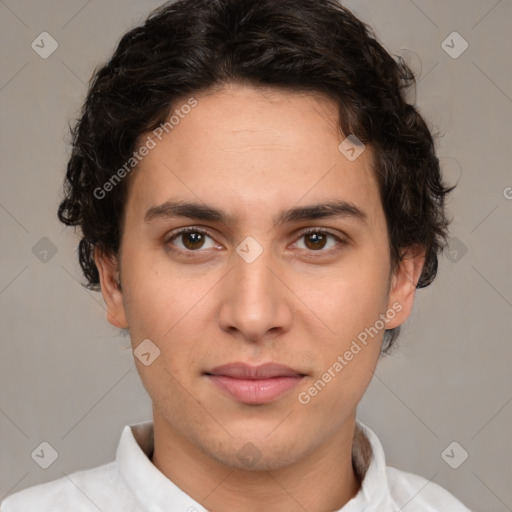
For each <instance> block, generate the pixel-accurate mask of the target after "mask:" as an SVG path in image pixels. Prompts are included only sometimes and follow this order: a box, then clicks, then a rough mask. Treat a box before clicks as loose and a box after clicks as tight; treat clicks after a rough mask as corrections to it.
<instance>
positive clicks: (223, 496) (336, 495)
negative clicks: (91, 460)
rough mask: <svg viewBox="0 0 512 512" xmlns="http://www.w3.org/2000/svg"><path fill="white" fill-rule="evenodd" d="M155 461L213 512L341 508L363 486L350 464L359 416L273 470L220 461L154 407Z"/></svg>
mask: <svg viewBox="0 0 512 512" xmlns="http://www.w3.org/2000/svg"><path fill="white" fill-rule="evenodd" d="M153 421H154V451H153V456H152V459H151V462H152V463H153V464H154V465H155V466H156V467H157V468H158V469H159V470H160V471H161V472H162V473H163V474H164V475H165V476H166V477H167V478H169V479H170V480H171V481H172V482H174V483H175V484H176V485H177V486H178V487H180V488H181V489H182V490H183V491H184V492H185V493H187V494H188V495H189V496H190V497H192V498H193V499H194V500H195V501H197V502H198V503H200V504H201V505H202V506H204V507H205V508H207V509H208V510H210V511H212V512H217V511H225V510H244V511H247V512H274V511H282V510H286V511H287V512H304V511H305V510H307V511H308V512H325V511H326V510H329V511H335V510H340V509H341V508H342V507H343V506H344V505H345V504H346V503H347V502H348V501H349V500H350V499H351V498H352V497H354V496H355V495H356V494H357V492H358V491H359V489H360V486H361V484H360V481H359V479H358V478H357V476H356V474H355V472H354V468H353V464H352V443H353V439H354V430H355V415H354V416H353V417H351V418H350V420H347V422H346V424H344V425H343V426H342V428H341V429H340V430H339V431H338V432H336V433H335V434H334V435H333V436H331V438H330V439H328V440H326V441H325V442H324V444H323V445H322V446H320V447H319V448H318V449H317V450H315V451H314V452H313V453H311V454H309V455H308V456H307V457H305V458H303V459H302V460H299V461H297V462H295V463H293V464H291V465H289V466H286V467H283V468H279V469H276V470H272V471H249V470H240V469H235V468H231V467H228V466H226V465H224V464H221V463H219V462H218V461H216V460H215V459H213V458H212V457H210V456H208V455H207V454H205V453H204V452H203V451H202V450H200V449H199V448H197V447H196V446H194V445H192V444H191V443H190V442H189V441H188V440H187V439H186V438H185V437H183V436H182V435H181V434H180V433H178V432H177V431H176V430H175V429H173V428H172V427H171V426H170V425H169V424H168V423H167V422H166V421H165V419H164V418H162V417H161V416H160V415H159V414H158V413H156V412H155V411H153Z"/></svg>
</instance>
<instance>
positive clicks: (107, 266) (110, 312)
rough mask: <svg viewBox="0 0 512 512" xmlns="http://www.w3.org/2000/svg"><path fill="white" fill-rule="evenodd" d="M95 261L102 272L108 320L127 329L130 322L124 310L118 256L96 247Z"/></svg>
mask: <svg viewBox="0 0 512 512" xmlns="http://www.w3.org/2000/svg"><path fill="white" fill-rule="evenodd" d="M94 263H96V267H97V268H98V272H99V274H100V286H101V294H102V295H103V300H104V301H105V304H106V305H107V320H108V321H109V322H110V323H111V324H112V325H113V326H114V327H118V328H119V329H126V328H127V327H128V322H127V321H126V315H125V311H124V303H123V292H122V291H121V285H120V284H119V265H118V261H117V258H116V257H115V256H112V255H109V254H107V253H105V251H103V250H102V249H101V248H99V247H96V248H95V249H94Z"/></svg>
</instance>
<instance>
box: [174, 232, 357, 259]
mask: <svg viewBox="0 0 512 512" xmlns="http://www.w3.org/2000/svg"><path fill="white" fill-rule="evenodd" d="M188 233H200V234H203V235H206V236H208V237H210V238H212V239H213V237H211V236H210V235H209V233H208V232H207V231H206V230H204V229H201V228H197V227H193V226H191V227H187V228H183V229H180V230H178V231H175V232H173V233H171V234H170V235H169V236H168V237H167V238H166V240H165V244H166V245H167V247H168V248H169V250H170V251H172V252H174V253H179V254H182V255H185V256H186V257H192V258H193V257H195V256H196V253H201V252H203V251H202V250H201V249H197V250H195V251H192V250H186V251H184V250H183V249H177V248H175V247H173V246H172V244H171V242H172V241H173V240H175V239H176V238H179V237H180V236H181V235H186V234H188ZM313 233H314V234H322V235H329V236H330V237H332V238H334V239H335V240H336V242H338V247H337V248H335V249H330V250H327V251H324V250H318V251H313V250H309V251H307V252H310V253H320V254H323V255H325V254H329V255H330V254H334V253H335V252H337V251H338V250H340V249H341V247H343V246H345V245H347V241H346V240H343V239H342V238H340V237H339V236H337V235H335V234H334V233H331V232H330V231H327V230H325V229H320V228H308V229H306V230H304V231H301V232H300V233H299V235H298V238H297V240H300V239H301V238H303V237H305V236H307V235H310V234H313ZM312 257H316V256H312Z"/></svg>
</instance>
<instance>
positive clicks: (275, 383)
mask: <svg viewBox="0 0 512 512" xmlns="http://www.w3.org/2000/svg"><path fill="white" fill-rule="evenodd" d="M205 375H206V376H207V377H208V378H209V380H210V381H211V382H212V383H213V384H214V385H215V386H216V387H217V388H218V389H220V390H221V391H222V392H223V393H224V394H227V395H228V396H230V397H231V398H234V399H235V400H237V401H238V402H241V403H244V404H252V405H256V404H265V403H269V402H272V401H274V400H276V399H278V398H279V397H281V396H282V395H284V394H285V393H287V392H288V391H290V390H291V389H293V388H294V387H295V386H297V384H298V383H299V382H300V381H301V380H302V378H303V377H304V374H302V373H300V372H298V371H296V370H293V369H292V368H290V367H288V366H285V365H281V364H277V363H266V364H262V365H259V366H250V365H248V364H245V363H230V364H225V365H222V366H217V367H216V368H214V369H213V370H211V371H209V372H206V374H205Z"/></svg>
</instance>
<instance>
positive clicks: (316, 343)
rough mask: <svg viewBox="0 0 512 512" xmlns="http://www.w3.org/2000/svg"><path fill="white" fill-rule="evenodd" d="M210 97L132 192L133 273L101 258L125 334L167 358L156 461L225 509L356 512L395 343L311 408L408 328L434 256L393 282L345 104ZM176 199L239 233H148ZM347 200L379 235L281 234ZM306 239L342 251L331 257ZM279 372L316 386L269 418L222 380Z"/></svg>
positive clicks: (145, 374)
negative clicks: (345, 129)
mask: <svg viewBox="0 0 512 512" xmlns="http://www.w3.org/2000/svg"><path fill="white" fill-rule="evenodd" d="M195 97H196V98H197V100H198V105H197V106H196V107H195V108H194V109H193V110H192V112H191V113H190V114H188V115H187V116H186V117H185V118H184V119H182V120H181V121H180V123H179V124H178V125H177V126H176V127H175V128H174V130H172V132H170V133H169V134H168V135H166V136H165V137H164V138H163V140H162V141H161V142H159V143H158V145H157V146H156V147H155V148H154V149H152V150H151V151H150V152H149V154H148V155H147V156H146V157H145V158H144V160H143V161H142V162H141V163H140V165H139V168H138V169H137V171H136V173H135V174H133V175H132V176H131V177H130V183H129V193H128V198H127V203H126V210H125V218H124V231H123V237H122V243H121V249H120V255H118V256H119V257H113V256H109V255H106V254H104V253H103V252H102V251H100V250H97V251H96V254H95V261H96V264H97V266H98V269H99V271H100V281H101V290H102V293H103V296H104V299H105V302H106V305H107V310H108V320H109V321H110V322H111V323H112V324H113V325H115V326H117V327H120V328H129V331H130V335H131V341H132V346H133V348H134V349H135V348H136V347H137V346H138V345H139V344H140V343H141V342H142V341H143V340H145V339H150V340H151V341H152V342H153V343H154V344H155V345H156V346H158V348H159V349H160V351H161V353H160V355H159V357H157V358H156V359H155V360H154V362H152V363H151V364H150V365H149V366H145V365H143V364H142V363H141V362H140V361H139V360H138V359H137V358H135V363H136V365H137V369H138V372H139V374H140V377H141V380H142V383H143V385H144V387H145V389H146V390H147V392H148V394H149V396H150V397H151V400H152V402H153V421H154V429H155V451H154V454H153V457H152V462H153V464H154V465H155V466H156V467H157V468H158V469H159V470H160V471H161V472H162V473H163V474H165V475H166V476H167V477H168V478H170V479H171V480H172V481H174V482H175V483H176V484H177V485H178V486H179V487H181V488H182V489H183V490H184V491H185V492H187V493H188V494H189V495H190V496H192V497H193V498H194V499H195V500H196V501H198V502H200V503H201V504H202V505H203V506H204V507H206V508H208V510H212V511H224V510H244V511H248V512H256V511H263V510H265V511H266V512H269V511H282V510H287V511H290V512H294V511H299V510H300V511H303V510H304V509H306V510H308V511H310V512H315V511H318V512H320V511H323V512H325V511H328V510H338V509H340V508H341V507H342V506H343V505H344V504H345V503H346V502H347V501H348V500H350V499H351V498H352V497H353V496H355V494H357V492H358V490H359V489H360V482H359V481H358V479H357V477H356V475H355V474H354V471H353V468H352V463H351V450H352V441H353V435H354V428H355V417H356V407H357V405H358V403H359V401H360V400H361V398H362V396H363V394H364V392H365V390H366V388H367V386H368V384H369V382H370V380H371V378H372V375H373V373H374V370H375V366H376V364H377V361H378V358H379V353H380V348H381V342H382V335H383V330H382V331H380V332H379V335H378V336H375V337H374V338H373V339H372V340H371V341H370V342H369V343H368V344H367V346H366V347H364V349H363V350H361V351H360V352H359V353H358V354H357V355H355V356H354V358H353V359H352V360H351V361H350V362H349V363H348V364H347V365H346V366H345V367H344V368H343V370H342V371H341V372H339V373H338V374H337V375H336V377H335V378H333V379H332V380H331V382H329V383H328V385H326V386H325V388H324V389H323V390H322V391H321V392H319V393H318V394H317V395H316V396H315V397H313V398H312V399H311V401H310V402H309V403H308V404H306V405H303V404H301V403H300V402H299V400H298V394H299V393H300V392H301V391H307V390H308V389H309V388H310V386H311V385H312V384H313V383H314V382H315V381H317V380H318V379H319V378H321V376H322V374H323V373H324V372H326V371H327V370H328V368H330V367H332V365H333V364H334V362H335V361H336V360H337V357H338V356H339V355H342V354H344V353H345V351H346V350H348V349H349V347H350V345H351V343H352V340H354V339H356V337H357V335H358V334H359V333H360V332H361V331H363V330H364V329H365V328H367V327H370V326H373V325H374V324H375V322H376V320H378V319H379V315H381V314H386V312H387V311H388V310H389V309H392V307H393V304H396V303H399V304H400V305H401V311H400V312H397V313H396V314H395V316H394V318H393V320H391V321H389V322H387V324H386V328H388V329H391V328H393V327H396V326H398V325H400V324H402V323H403V322H404V321H405V320H406V319H407V317H408V316H409V314H410V311H411V309H412V305H413V300H414V293H415V285H416V283H417V281H418V279H419V276H420V273H421V268H422V265H423V262H424V259H423V254H422V253H421V252H417V251H416V253H415V255H414V256H413V253H412V252H411V253H408V254H406V256H405V258H404V259H403V261H402V262H401V264H400V265H399V267H398V268H397V269H396V270H395V271H394V272H391V262H390V252H389V245H388V233H387V228H386V220H385V216H384V211H383V209H382V203H381V201H380V197H379V193H378V188H377V183H376V181H375V177H374V173H373V170H372V159H373V155H372V149H371V147H370V146H367V147H366V149H365V151H364V152H363V153H362V155H361V156H359V158H357V159H356V160H355V161H353V162H351V161H349V160H348V159H347V158H346V157H345V156H344V155H343V154H342V153H341V152H340V150H339V149H338V146H339V144H340V142H341V141H342V140H343V139H344V138H345V137H344V136H343V135H342V134H341V133H340V132H339V130H338V129H337V123H338V119H337V112H338V110H337V108H336V105H335V104H334V103H333V102H332V101H331V100H330V99H328V98H325V97H323V96H321V95H314V94H309V93H308V94H298V93H292V92H289V91H283V90H272V89H261V88H260V89H256V88H252V87H248V86H241V85H227V86H225V87H224V88H222V89H220V90H215V91H210V92H209V93H208V94H202V95H197V96H195ZM183 103H185V101H184V102H183ZM170 200H172V201H195V202H199V203H204V204H207V205H210V206H212V207H215V208H217V209H220V210H223V211H224V212H225V213H226V214H228V215H231V216H232V218H233V222H232V223H231V224H224V223H222V222H217V221H205V220H197V219H191V218H183V217H182V218H172V217H165V216H156V217H154V218H153V219H152V220H151V221H149V222H147V221H146V220H145V215H146V212H147V211H148V210H149V209H150V208H152V207H155V206H158V205H161V204H163V203H165V202H166V201H170ZM334 200H344V201H347V202H350V203H352V204H353V205H356V206H357V207H358V208H359V209H360V210H362V211H363V212H364V213H365V216H366V220H364V221H363V220H360V219H358V218H354V217H351V216H342V217H333V218H320V219H314V220H302V221H294V222H289V223H285V224H282V225H276V224H275V223H274V222H273V220H272V219H273V217H274V216H277V215H278V214H279V213H280V212H281V210H283V209H287V208H292V207H298V206H306V205H313V204H318V203H325V202H328V201H334ZM184 227H199V228H202V229H204V230H206V231H207V233H208V236H206V237H205V238H204V241H203V245H201V242H198V241H197V238H193V237H192V238H191V237H190V235H183V236H178V237H176V238H174V239H171V240H169V238H171V237H172V235H173V234H175V232H176V230H177V229H178V228H184ZM305 228H316V229H317V230H318V232H320V233H326V232H328V233H329V234H330V235H334V236H327V237H326V238H325V235H324V238H323V240H324V241H323V242H322V243H317V244H316V245H315V244H314V242H315V239H314V235H304V234H303V233H302V231H303V230H304V229H305ZM248 236H250V237H253V238H254V239H255V240H256V241H257V242H258V243H259V245H260V246H261V248H262V250H263V252H262V254H261V255H260V256H259V257H258V258H257V259H256V260H255V261H254V262H252V263H248V262H246V261H245V260H244V259H243V258H242V257H240V256H239V255H238V253H237V252H236V248H237V247H238V246H239V245H240V244H241V242H242V241H243V240H244V239H245V238H246V237H248ZM336 237H338V238H339V240H340V241H338V239H337V238H336ZM341 241H343V242H341ZM170 247H174V248H175V249H176V250H177V251H180V250H181V251H182V252H172V251H171V250H170ZM187 251H188V254H191V256H190V257H187V256H186V255H185V253H186V252H187ZM119 271H120V281H121V285H122V288H119V287H118V286H117V284H116V278H117V276H118V275H119V274H118V272H119ZM326 299H327V300H326ZM271 361H272V362H277V363H281V364H285V365H287V366H289V367H291V368H293V369H295V370H297V371H300V372H301V373H303V374H306V376H305V377H304V378H303V379H302V381H301V382H300V384H299V385H298V386H297V387H296V388H294V389H293V390H291V391H289V392H287V393H286V394H284V395H283V396H281V397H279V398H278V399H277V400H275V401H273V402H271V403H268V404H258V405H247V404H243V403H240V402H237V401H236V400H234V399H232V398H229V397H227V396H226V395H224V394H223V393H221V392H220V391H219V390H218V388H217V387H215V386H213V385H212V383H211V382H210V380H209V379H208V378H207V377H206V376H205V375H204V372H206V371H208V370H211V369H212V368H214V367H215V366H218V365H221V364H225V363H230V362H245V363H248V364H250V365H259V364H262V363H266V362H271ZM247 443H252V445H254V447H256V449H257V453H258V454H259V455H260V458H259V460H258V461H257V463H256V464H255V465H254V466H252V467H250V468H248V467H247V465H246V464H245V463H244V461H243V460H240V458H239V457H238V456H237V454H238V452H239V451H240V450H241V449H242V448H243V447H244V446H245V445H246V444H247Z"/></svg>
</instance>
